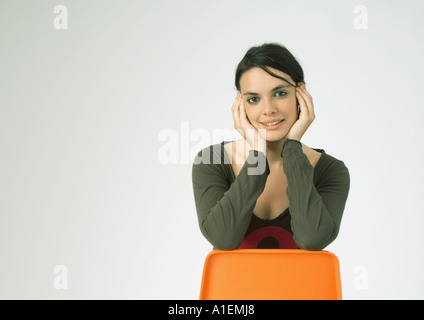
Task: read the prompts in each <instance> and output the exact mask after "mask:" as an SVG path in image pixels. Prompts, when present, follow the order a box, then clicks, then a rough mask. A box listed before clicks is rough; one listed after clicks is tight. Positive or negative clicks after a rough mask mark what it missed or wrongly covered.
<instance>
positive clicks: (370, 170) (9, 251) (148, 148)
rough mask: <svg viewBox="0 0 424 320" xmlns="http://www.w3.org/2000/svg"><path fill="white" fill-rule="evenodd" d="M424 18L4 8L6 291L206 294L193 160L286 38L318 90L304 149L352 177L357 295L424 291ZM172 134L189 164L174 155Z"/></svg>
mask: <svg viewBox="0 0 424 320" xmlns="http://www.w3.org/2000/svg"><path fill="white" fill-rule="evenodd" d="M56 5H65V6H66V8H67V9H68V29H67V30H57V29H55V28H54V26H53V20H54V18H55V16H56V15H55V14H54V13H53V9H54V7H55V6H56ZM357 5H365V6H366V8H367V9H368V29H361V30H358V29H356V28H355V27H354V24H353V22H354V19H355V18H356V16H357V15H356V14H355V13H354V8H355V7H356V6H357ZM423 14H424V3H423V2H422V1H419V0H417V1H412V0H397V1H389V0H385V1H376V0H373V1H350V0H349V1H337V0H333V1H313V0H309V1H281V0H279V1H277V0H275V1H271V0H268V1H266V0H265V1H264V0H261V1H235V0H226V1H216V0H214V1H212V0H208V1H195V0H192V1H187V0H183V1H182V0H180V1H170V0H169V1H92V0H91V1H75V0H74V1H67V0H64V1H29V0H28V1H4V0H2V1H0V88H1V94H0V195H1V198H0V298H3V299H15V298H18V299H88V298H94V299H104V298H107V299H110V298H116V299H197V298H198V294H199V289H200V280H201V274H202V267H203V262H204V258H205V257H206V255H207V253H208V252H209V251H210V250H211V246H210V244H209V243H208V242H207V241H206V240H205V239H204V238H203V236H202V235H201V233H200V231H199V228H198V225H197V217H196V211H195V207H194V199H193V193H192V184H191V164H190V162H189V161H185V160H184V159H187V157H188V155H189V154H188V152H189V153H190V154H191V153H193V152H197V151H198V150H200V148H201V147H202V146H207V145H209V144H212V143H218V142H220V141H221V140H222V139H219V137H215V138H214V137H213V132H214V130H215V131H216V130H232V125H233V121H232V118H231V112H230V109H231V105H232V103H233V100H234V98H235V86H234V71H235V68H236V66H237V64H238V62H239V61H240V59H241V58H242V57H243V55H244V53H245V52H246V51H247V49H248V48H250V47H251V46H253V45H259V44H262V43H264V42H279V43H282V44H284V45H285V46H287V48H288V49H289V50H290V51H291V52H292V53H293V54H294V55H295V56H296V57H297V58H298V59H299V61H300V63H301V64H302V66H303V68H304V71H305V80H306V84H307V89H308V90H309V92H310V93H311V94H312V96H313V98H314V103H315V112H316V120H315V122H314V123H313V125H312V126H311V127H310V129H309V130H308V131H307V133H306V134H305V136H304V138H303V139H302V142H303V143H305V144H306V145H308V146H310V147H314V148H323V149H325V151H326V152H327V153H329V154H331V155H332V156H334V157H336V158H339V159H341V160H343V161H344V162H345V164H346V166H347V167H348V168H349V171H350V174H351V189H350V194H349V198H348V202H347V204H346V209H345V213H344V218H343V220H342V225H341V229H340V234H339V236H338V238H337V239H336V240H335V242H334V243H333V244H331V245H330V246H329V247H327V248H326V249H327V250H329V251H332V252H334V253H335V254H336V255H337V256H338V257H339V260H340V266H341V276H342V286H343V297H344V298H345V299H423V298H424V275H423V272H422V270H423V269H424V250H423V249H422V244H423V242H424V234H423V231H422V230H423V227H424V226H423V224H424V218H423V213H424V210H423V209H424V206H423V201H422V198H423V194H424V184H423V178H424V170H423V166H422V158H423V144H422V137H423V136H424V126H423V125H422V118H423V116H424V105H423V102H422V93H423V81H422V75H423V71H424V62H423V59H422V57H423V56H424V46H423V42H422V39H423V36H424V19H422V17H423ZM187 123H188V125H189V132H190V133H192V132H193V131H195V130H196V129H201V130H203V131H204V132H207V134H208V136H209V138H210V141H206V142H205V141H203V142H202V143H203V144H202V143H199V142H198V141H197V142H196V141H190V140H188V139H187V137H185V136H184V133H181V128H182V127H184V124H187ZM163 130H168V132H169V131H172V132H175V133H176V135H177V136H178V143H179V145H178V148H177V150H178V152H179V154H178V157H179V160H178V163H177V164H163V163H161V161H160V159H159V158H158V153H159V151H160V150H161V147H163V145H164V144H165V142H164V141H160V140H159V138H158V137H159V134H160V132H163ZM236 138H237V137H236ZM181 154H182V158H181ZM57 265H64V266H65V267H66V268H67V270H68V289H67V290H63V289H62V290H59V289H56V288H55V287H54V285H53V284H54V279H55V277H56V276H57V275H56V274H55V273H54V268H55V266H57ZM357 266H363V267H360V268H362V269H360V270H362V271H363V270H365V271H366V273H367V274H366V275H367V282H366V285H367V287H366V288H363V287H358V286H355V283H357V282H355V281H357V279H358V278H357V277H358V276H361V275H360V274H355V268H357ZM363 275H364V274H362V276H363ZM355 279H356V280H355ZM362 279H363V278H362Z"/></svg>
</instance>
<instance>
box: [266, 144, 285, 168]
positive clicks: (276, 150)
mask: <svg viewBox="0 0 424 320" xmlns="http://www.w3.org/2000/svg"><path fill="white" fill-rule="evenodd" d="M285 141H286V139H285V138H283V139H281V140H278V141H267V142H266V158H267V159H268V163H269V165H270V166H271V167H275V166H281V165H282V163H283V161H282V160H283V159H282V158H281V151H282V150H283V145H284V142H285Z"/></svg>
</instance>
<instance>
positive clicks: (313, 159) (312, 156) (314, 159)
mask: <svg viewBox="0 0 424 320" xmlns="http://www.w3.org/2000/svg"><path fill="white" fill-rule="evenodd" d="M318 150H320V149H318ZM302 151H303V153H304V154H305V155H306V156H307V157H308V159H309V162H310V163H311V165H312V166H313V167H314V168H315V167H316V165H317V164H318V162H319V160H320V159H321V157H322V155H323V153H322V152H318V151H317V150H316V149H313V148H310V147H308V146H307V145H305V144H303V143H302Z"/></svg>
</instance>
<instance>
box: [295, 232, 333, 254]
mask: <svg viewBox="0 0 424 320" xmlns="http://www.w3.org/2000/svg"><path fill="white" fill-rule="evenodd" d="M336 236H337V235H336V234H335V235H334V234H331V235H330V236H328V235H323V234H317V233H316V234H312V235H308V236H305V237H300V238H299V237H296V236H295V237H293V238H294V241H295V242H296V244H297V246H298V248H299V249H304V250H308V251H321V250H324V248H325V247H327V246H328V245H329V244H330V243H331V242H333V241H334V239H335V238H336Z"/></svg>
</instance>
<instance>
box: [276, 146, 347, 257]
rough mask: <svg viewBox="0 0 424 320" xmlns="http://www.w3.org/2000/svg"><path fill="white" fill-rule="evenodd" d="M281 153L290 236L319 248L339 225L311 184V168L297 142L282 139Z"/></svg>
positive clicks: (310, 246)
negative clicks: (285, 182) (283, 143)
mask: <svg viewBox="0 0 424 320" xmlns="http://www.w3.org/2000/svg"><path fill="white" fill-rule="evenodd" d="M282 155H283V170H284V172H285V174H286V177H287V183H288V186H287V196H288V198H289V202H290V204H289V210H290V214H291V227H292V231H293V238H294V240H295V242H296V244H297V245H298V246H299V247H300V248H302V249H308V250H322V249H323V248H324V247H325V246H327V245H328V244H329V243H331V242H332V241H333V240H334V238H335V237H336V236H337V233H338V228H339V226H338V225H336V223H335V221H334V219H333V218H332V216H331V214H330V213H329V211H328V209H327V208H326V206H325V204H324V201H323V199H322V197H321V196H320V194H319V193H318V191H317V190H316V188H315V185H314V182H313V177H314V168H313V167H312V165H311V164H310V162H309V159H308V157H307V156H306V155H305V154H304V153H303V151H302V145H301V143H300V142H299V141H296V140H288V141H286V143H285V145H284V148H283V152H282Z"/></svg>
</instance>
